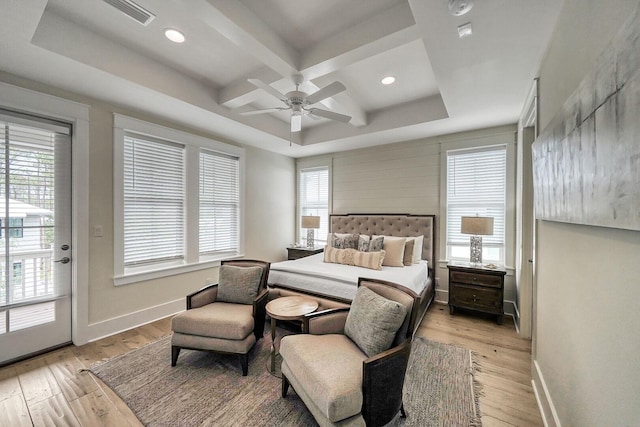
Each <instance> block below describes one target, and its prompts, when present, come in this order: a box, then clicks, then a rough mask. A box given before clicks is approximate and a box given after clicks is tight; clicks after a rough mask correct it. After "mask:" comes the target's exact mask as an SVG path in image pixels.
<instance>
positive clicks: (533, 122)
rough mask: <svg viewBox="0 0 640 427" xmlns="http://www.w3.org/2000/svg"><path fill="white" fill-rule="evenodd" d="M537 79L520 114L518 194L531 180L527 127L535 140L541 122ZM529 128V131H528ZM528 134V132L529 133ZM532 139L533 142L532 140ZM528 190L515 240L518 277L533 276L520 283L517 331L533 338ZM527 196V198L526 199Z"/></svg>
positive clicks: (531, 217) (530, 190) (531, 225)
mask: <svg viewBox="0 0 640 427" xmlns="http://www.w3.org/2000/svg"><path fill="white" fill-rule="evenodd" d="M538 98H539V97H538V78H535V79H534V80H533V84H532V85H531V89H530V90H529V93H528V94H527V97H526V99H525V102H524V107H523V109H522V113H521V114H520V119H519V120H518V150H517V156H518V160H517V163H518V165H519V166H520V168H519V169H518V170H517V181H518V185H517V187H518V189H517V191H518V192H519V193H522V192H523V186H524V185H526V184H527V183H530V180H524V175H523V168H522V165H523V162H524V160H525V159H530V158H531V156H530V155H529V156H525V155H524V148H526V147H527V146H529V147H530V145H531V143H530V142H528V141H525V130H527V129H530V128H531V129H532V130H533V140H535V138H536V137H537V136H538V132H539V125H538V120H539V119H538V116H539V114H538V111H539V105H538ZM529 133H530V131H527V134H529ZM527 136H528V135H527ZM531 142H533V141H531ZM526 190H527V191H525V192H524V194H522V195H521V196H517V197H520V202H521V203H519V204H517V205H518V206H517V208H519V210H520V211H519V212H518V214H517V215H518V218H517V221H516V223H517V230H516V235H517V240H518V241H517V242H516V251H517V252H518V254H517V256H516V261H517V262H519V263H520V264H519V265H517V266H516V269H517V271H516V280H518V281H519V280H520V274H521V273H522V272H530V273H531V277H529V278H527V280H524V281H522V283H518V284H517V290H518V298H517V300H518V301H517V304H518V311H519V314H520V315H519V317H518V333H519V334H520V336H521V337H523V338H531V337H532V334H533V330H534V328H535V308H534V295H535V287H536V284H535V280H536V275H535V233H536V230H535V216H534V215H533V203H534V200H533V199H534V194H533V188H527V189H526ZM525 197H526V200H524V198H525ZM523 207H526V208H527V209H531V212H530V215H525V214H524V212H523V210H522V209H523ZM525 218H528V219H529V220H530V221H528V222H527V223H526V224H524V219H525ZM525 227H529V228H531V230H532V241H531V242H530V243H531V247H529V248H526V250H524V249H523V250H520V247H521V245H522V243H523V233H524V231H525ZM523 252H524V253H525V254H526V253H530V255H531V257H530V258H531V259H525V258H529V257H528V256H526V257H524V256H523Z"/></svg>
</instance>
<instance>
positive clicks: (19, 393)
mask: <svg viewBox="0 0 640 427" xmlns="http://www.w3.org/2000/svg"><path fill="white" fill-rule="evenodd" d="M510 320H511V319H510V318H509V317H506V318H505V322H504V325H501V326H498V325H496V324H495V322H492V321H491V320H490V319H484V318H479V317H474V316H471V315H466V314H458V313H456V315H455V316H450V315H449V311H448V308H447V306H445V305H440V304H435V305H434V306H432V307H431V308H430V309H429V311H428V313H427V315H426V316H425V319H424V320H423V322H422V324H421V326H420V328H419V330H418V334H419V335H421V336H424V337H427V338H429V339H431V340H434V341H440V342H444V343H448V344H454V345H458V346H461V347H465V348H469V349H471V350H473V351H475V352H477V353H478V355H479V360H480V365H481V371H480V372H479V373H478V380H479V382H480V384H481V385H482V388H483V395H482V397H481V398H480V409H481V411H482V423H483V425H484V426H485V427H492V426H542V425H543V423H542V419H541V418H540V414H539V412H538V408H537V406H536V401H535V397H534V394H533V390H532V387H531V374H530V352H531V345H530V342H529V341H528V340H524V339H521V338H518V336H517V334H516V331H515V327H514V326H513V323H512V322H510ZM169 331H170V318H167V319H162V320H159V321H157V322H153V323H150V324H148V325H145V326H141V327H138V328H135V329H132V330H130V331H127V332H123V333H120V334H118V335H115V336H112V337H109V338H105V339H102V340H100V341H96V342H93V343H90V344H87V345H84V346H81V347H75V346H70V347H66V348H63V349H60V350H56V351H53V352H51V353H48V354H45V355H42V356H38V357H35V358H32V359H29V360H26V361H23V362H19V363H16V364H13V365H10V366H7V367H4V368H1V369H0V426H11V427H14V426H140V425H141V424H140V422H139V421H138V420H137V419H136V417H135V416H134V415H133V413H132V412H131V411H130V410H129V409H128V408H127V406H126V405H125V404H124V403H123V402H122V401H121V400H120V399H119V398H118V397H117V396H116V395H115V394H114V393H113V392H112V391H111V390H110V389H109V388H108V387H106V386H104V384H102V382H101V381H100V380H97V379H95V378H94V377H92V376H91V375H90V374H89V373H88V372H86V371H85V372H80V370H81V369H82V368H86V367H89V366H90V365H91V364H92V363H94V362H97V361H100V360H103V359H105V358H110V357H113V356H117V355H119V354H122V353H125V352H127V351H129V350H131V349H134V348H138V347H140V346H142V345H144V344H146V343H148V342H151V341H154V340H156V339H158V338H160V337H162V336H163V335H166V334H168V333H169Z"/></svg>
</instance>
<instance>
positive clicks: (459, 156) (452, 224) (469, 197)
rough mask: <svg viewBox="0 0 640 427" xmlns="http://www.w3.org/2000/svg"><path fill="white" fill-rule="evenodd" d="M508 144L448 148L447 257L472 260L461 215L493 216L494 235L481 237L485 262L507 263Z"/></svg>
mask: <svg viewBox="0 0 640 427" xmlns="http://www.w3.org/2000/svg"><path fill="white" fill-rule="evenodd" d="M506 176H507V154H506V147H505V146H503V145H501V146H493V147H485V148H478V149H468V150H451V151H447V258H448V259H449V260H461V261H469V237H470V236H468V235H466V234H462V233H460V222H461V217H462V216H475V215H478V216H490V217H493V235H492V236H482V260H483V262H494V263H499V264H504V263H505V211H506Z"/></svg>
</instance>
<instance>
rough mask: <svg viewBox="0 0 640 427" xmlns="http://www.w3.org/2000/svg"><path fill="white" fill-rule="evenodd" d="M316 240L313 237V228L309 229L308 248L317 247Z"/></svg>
mask: <svg viewBox="0 0 640 427" xmlns="http://www.w3.org/2000/svg"><path fill="white" fill-rule="evenodd" d="M315 242H316V239H315V238H314V236H313V228H307V247H308V248H313V247H314V246H315Z"/></svg>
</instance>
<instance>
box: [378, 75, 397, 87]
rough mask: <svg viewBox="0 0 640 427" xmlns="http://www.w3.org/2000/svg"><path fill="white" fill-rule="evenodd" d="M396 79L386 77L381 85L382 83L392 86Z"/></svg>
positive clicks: (381, 81)
mask: <svg viewBox="0 0 640 427" xmlns="http://www.w3.org/2000/svg"><path fill="white" fill-rule="evenodd" d="M395 81H396V78H395V77H393V76H385V77H383V78H382V80H380V83H382V84H383V85H390V84H393V83H395Z"/></svg>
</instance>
